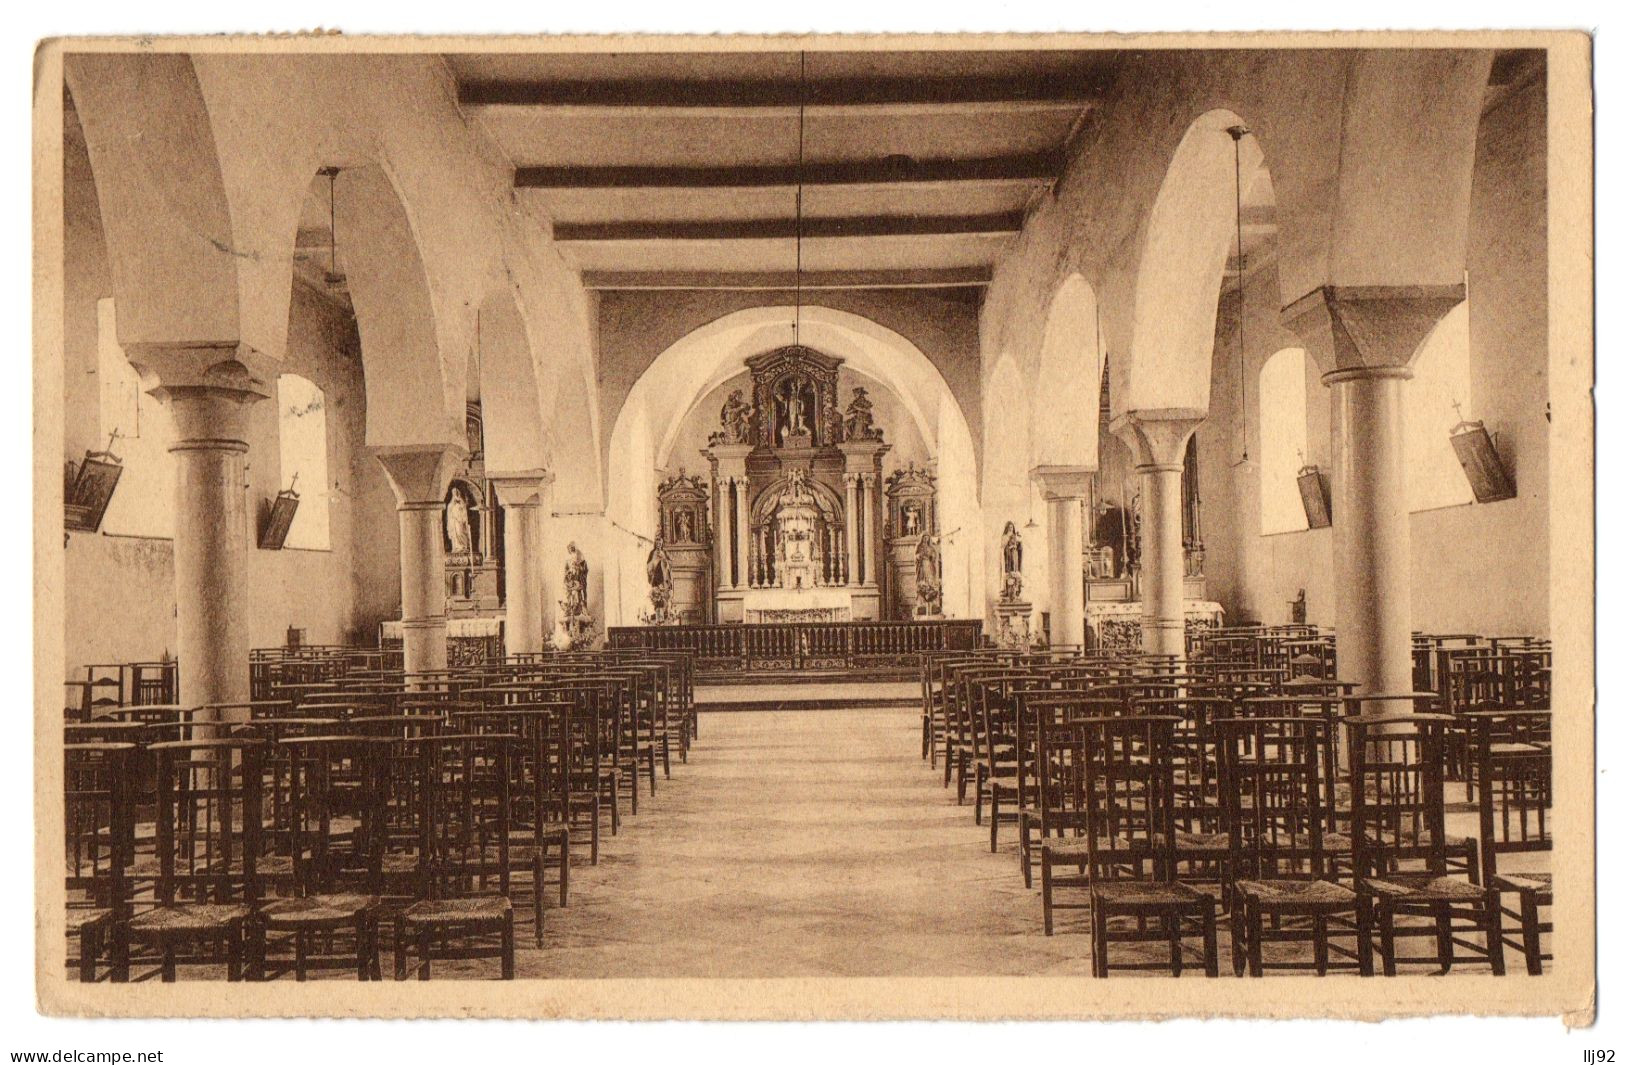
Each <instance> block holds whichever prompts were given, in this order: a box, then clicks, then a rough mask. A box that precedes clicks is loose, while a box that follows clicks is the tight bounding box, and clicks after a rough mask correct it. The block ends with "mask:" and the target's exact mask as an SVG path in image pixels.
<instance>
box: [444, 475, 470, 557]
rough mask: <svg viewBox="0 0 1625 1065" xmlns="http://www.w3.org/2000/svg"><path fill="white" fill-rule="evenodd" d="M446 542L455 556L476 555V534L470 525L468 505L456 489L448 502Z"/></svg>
mask: <svg viewBox="0 0 1625 1065" xmlns="http://www.w3.org/2000/svg"><path fill="white" fill-rule="evenodd" d="M446 542H447V543H448V544H449V545H450V548H451V553H452V554H453V555H465V556H466V555H472V554H473V553H474V533H473V530H472V529H471V528H470V526H469V523H468V503H467V502H465V501H464V499H463V493H462V492H460V491H458V490H457V489H456V488H453V489H452V490H451V498H450V499H448V500H446Z"/></svg>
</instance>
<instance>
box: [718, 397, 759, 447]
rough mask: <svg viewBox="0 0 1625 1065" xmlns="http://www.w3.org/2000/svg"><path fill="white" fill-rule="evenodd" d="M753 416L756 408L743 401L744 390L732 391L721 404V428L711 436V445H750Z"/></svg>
mask: <svg viewBox="0 0 1625 1065" xmlns="http://www.w3.org/2000/svg"><path fill="white" fill-rule="evenodd" d="M755 414H756V408H755V407H753V406H751V405H750V404H749V403H747V402H746V401H745V392H744V390H743V389H739V388H736V389H734V390H733V391H732V392H730V393H729V394H728V398H727V400H726V401H725V402H724V403H723V404H722V428H721V429H720V430H718V431H717V432H715V433H712V434H711V443H713V444H748V443H750V422H751V418H752V417H753V416H754V415H755Z"/></svg>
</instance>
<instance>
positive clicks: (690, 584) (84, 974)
mask: <svg viewBox="0 0 1625 1065" xmlns="http://www.w3.org/2000/svg"><path fill="white" fill-rule="evenodd" d="M646 43H647V42H646ZM656 45H659V46H656ZM62 72H63V80H64V82H65V84H64V87H63V91H62V93H61V101H60V116H59V117H60V129H61V138H60V152H61V155H60V160H59V163H57V162H53V163H52V165H59V166H60V172H61V174H62V203H61V213H60V225H61V228H60V232H59V234H58V238H59V240H60V247H61V254H62V258H61V263H62V277H61V297H62V298H61V323H62V330H61V349H60V352H59V354H58V355H57V356H55V357H53V358H51V359H48V360H46V363H48V364H49V365H48V366H46V367H45V368H44V369H43V370H42V372H44V373H46V374H48V377H47V379H46V382H45V385H44V387H47V388H53V389H56V390H58V392H59V394H60V396H61V397H62V410H61V417H60V422H59V425H57V426H56V428H48V430H47V431H51V432H54V431H56V429H59V430H60V434H61V439H60V454H59V455H58V454H57V453H56V449H57V445H56V444H55V443H54V442H53V443H51V444H50V445H49V447H50V448H51V451H52V463H53V464H55V463H60V464H61V468H62V470H63V473H64V478H63V480H62V482H61V485H62V493H63V513H64V516H65V517H64V536H63V541H62V543H63V546H62V550H61V552H60V553H59V554H58V555H56V556H54V557H53V558H50V559H48V560H46V561H45V562H43V563H42V565H43V566H45V567H46V569H44V570H42V571H41V573H42V575H41V580H42V582H45V583H46V584H49V585H50V586H51V587H53V588H56V589H59V590H60V595H61V597H62V604H63V636H62V641H61V647H60V654H61V663H62V673H63V676H64V678H65V682H66V697H65V699H64V702H63V704H62V705H63V707H64V711H63V718H64V719H63V724H62V727H63V729H64V737H65V739H64V747H63V752H62V753H63V757H64V763H63V765H64V774H65V803H66V814H67V816H66V819H65V824H66V837H65V839H64V840H63V844H64V853H66V854H67V855H68V863H67V880H66V886H67V897H68V906H67V912H66V918H65V925H64V924H61V923H58V924H55V925H52V926H51V927H50V930H49V934H45V935H43V937H42V940H41V942H42V944H43V946H42V950H48V951H50V952H54V953H51V954H49V955H48V956H50V957H52V958H53V959H54V960H55V964H54V966H52V967H50V968H52V969H54V971H56V972H58V973H61V974H62V975H63V978H64V979H65V980H74V981H78V980H84V981H90V982H96V983H106V984H109V985H111V984H119V983H124V982H127V981H128V982H136V981H142V980H148V979H153V980H158V981H160V982H168V981H175V980H182V981H186V980H213V981H227V980H231V981H235V980H251V981H258V980H277V979H285V980H289V981H302V980H306V979H326V980H356V979H360V980H380V979H389V980H394V979H419V980H421V979H472V980H482V979H492V978H507V979H547V978H564V977H579V978H593V977H606V976H614V977H644V976H650V977H663V976H690V977H693V976H700V977H704V976H742V977H775V976H779V977H783V976H873V975H899V974H922V973H923V974H927V975H944V976H957V975H1010V976H1077V977H1090V976H1092V977H1094V978H1096V979H1098V978H1103V977H1106V976H1107V975H1108V973H1110V974H1112V975H1127V974H1129V973H1133V974H1136V975H1139V974H1140V973H1142V972H1145V973H1153V974H1161V975H1175V976H1177V975H1180V974H1181V973H1182V972H1183V973H1184V974H1185V975H1187V976H1204V975H1205V976H1207V977H1218V976H1222V977H1223V978H1225V979H1230V980H1233V979H1236V978H1238V977H1249V976H1257V975H1262V974H1263V973H1265V972H1266V971H1268V972H1269V973H1271V974H1279V973H1286V974H1291V975H1296V976H1300V977H1317V976H1329V977H1332V978H1336V977H1338V976H1381V975H1384V974H1386V975H1394V974H1395V973H1400V974H1415V973H1424V972H1446V973H1452V974H1454V973H1473V972H1493V973H1495V974H1497V975H1507V976H1508V979H1509V980H1522V979H1530V978H1534V977H1538V976H1541V975H1542V974H1543V973H1549V972H1551V971H1553V969H1554V968H1559V969H1560V968H1561V967H1562V965H1563V964H1564V956H1563V952H1562V950H1561V949H1554V942H1555V941H1556V935H1557V934H1559V933H1554V922H1553V912H1552V911H1553V905H1554V893H1553V884H1552V871H1553V865H1554V861H1553V846H1554V843H1553V835H1552V833H1551V831H1550V828H1549V815H1550V811H1551V807H1552V769H1551V767H1552V738H1551V737H1552V722H1551V718H1552V709H1553V706H1552V699H1553V688H1552V681H1551V678H1552V656H1553V653H1554V646H1553V642H1552V634H1553V629H1552V612H1553V609H1554V608H1553V605H1552V604H1553V602H1554V599H1553V596H1552V594H1551V587H1552V584H1551V573H1552V568H1553V565H1554V558H1553V553H1554V552H1553V546H1552V538H1551V534H1550V528H1551V517H1552V513H1553V507H1554V506H1555V504H1554V493H1553V491H1552V489H1551V487H1550V482H1551V478H1552V476H1553V474H1552V470H1553V467H1554V462H1553V455H1552V452H1551V448H1552V446H1553V445H1552V439H1553V431H1554V425H1553V420H1552V419H1553V414H1552V404H1551V396H1550V394H1549V390H1548V377H1549V373H1548V362H1549V357H1550V352H1549V345H1548V298H1549V289H1548V267H1549V263H1548V213H1547V202H1548V156H1547V146H1548V128H1547V127H1548V113H1547V57H1546V53H1545V52H1544V51H1542V50H1539V49H1516V50H1492V49H1476V48H1439V49H1415V50H1412V49H1400V48H1354V47H1326V48H1304V49H1262V48H1261V49H1206V50H1202V49H1174V48H1169V49H1146V50H1123V49H1121V48H1118V47H1116V46H1114V45H1111V43H1110V42H1105V46H1098V44H1097V45H1094V46H1088V47H1085V46H1082V45H1079V46H1077V47H1054V48H1031V47H1012V46H1010V45H1009V44H1007V43H1006V44H1001V43H1000V42H999V41H998V40H997V39H990V40H982V41H980V42H973V43H971V44H968V45H967V44H965V43H964V42H961V44H960V45H959V46H956V47H953V48H941V49H930V48H924V47H921V48H917V49H911V48H909V47H908V46H906V45H904V44H895V45H892V46H888V47H886V48H880V49H875V50H864V49H859V48H857V47H855V46H853V45H852V44H851V43H850V42H847V43H845V44H843V43H842V42H841V41H839V40H837V39H825V40H815V41H814V42H813V45H812V46H809V47H808V48H807V50H805V51H795V50H789V49H787V48H783V47H779V48H775V47H772V46H770V45H768V44H758V45H757V46H753V47H744V48H738V49H734V48H727V47H721V46H718V45H716V44H715V43H714V42H712V43H707V42H706V41H705V40H703V39H700V38H695V39H692V40H687V41H676V40H668V41H666V42H665V43H664V44H659V42H658V41H656V42H652V43H647V47H644V48H641V49H638V50H623V51H609V50H603V49H599V50H594V49H592V48H590V47H589V48H588V49H586V50H579V49H578V50H566V49H562V48H560V49H555V50H550V48H549V44H548V42H547V41H546V40H545V39H542V40H536V41H532V42H527V43H525V44H524V45H523V46H522V47H513V48H497V47H495V46H493V48H492V50H489V51H481V50H470V51H465V52H453V53H439V54H431V53H427V52H417V53H414V52H410V51H408V52H402V53H394V52H386V53H379V54H368V53H365V52H339V51H331V52H329V51H324V50H322V49H321V48H314V49H313V50H312V51H310V52H309V53H297V54H292V53H279V54H256V53H253V52H246V51H245V52H233V51H230V50H218V51H198V52H195V53H184V52H164V51H161V50H158V51H154V50H145V51H139V52H137V51H122V50H120V49H118V48H110V49H85V50H79V51H69V52H68V53H67V54H66V55H65V56H64V57H63V61H62ZM52 439H53V440H54V438H52ZM53 468H54V466H53ZM53 476H54V474H53ZM51 487H53V488H54V486H51ZM46 491H47V488H46V487H45V486H42V487H41V488H40V489H39V492H40V498H41V500H44V499H45V498H46ZM40 505H41V506H43V505H44V503H43V502H42V503H40ZM53 520H54V519H53ZM1555 650H1556V652H1557V653H1558V654H1561V653H1562V648H1561V647H1558V648H1555ZM53 653H55V652H54V651H53ZM53 683H54V682H53ZM52 712H53V713H54V708H53V709H52ZM42 823H43V822H42ZM62 824H63V822H62V820H60V819H59V821H58V822H57V827H58V828H60V827H62ZM61 918H62V914H60V913H58V914H54V915H53V920H60V919H61ZM1558 927H1559V929H1560V926H1558ZM1243 986H1250V985H1245V984H1244V985H1243Z"/></svg>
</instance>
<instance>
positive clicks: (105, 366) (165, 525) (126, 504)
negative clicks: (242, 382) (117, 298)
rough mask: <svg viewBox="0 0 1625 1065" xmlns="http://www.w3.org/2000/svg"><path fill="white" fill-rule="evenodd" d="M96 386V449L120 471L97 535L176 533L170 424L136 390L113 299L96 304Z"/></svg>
mask: <svg viewBox="0 0 1625 1065" xmlns="http://www.w3.org/2000/svg"><path fill="white" fill-rule="evenodd" d="M96 382H97V391H98V393H99V395H98V408H99V412H100V421H101V439H100V440H99V441H97V444H96V446H97V447H98V448H105V447H108V441H109V440H112V439H113V436H114V433H115V432H116V433H117V434H118V436H117V439H116V440H113V443H112V446H111V449H110V450H111V451H112V452H113V454H115V455H117V456H118V457H119V460H120V462H121V463H122V464H123V466H124V472H123V473H122V474H120V475H119V483H118V487H117V489H115V490H114V492H113V498H112V500H111V501H110V502H109V503H108V505H107V513H106V514H104V515H103V516H102V531H103V532H105V533H109V534H111V535H114V536H152V537H159V538H164V539H168V538H170V537H173V536H174V535H175V457H174V456H173V455H171V454H170V453H169V445H170V444H171V443H173V442H174V439H175V425H174V421H173V420H172V419H171V418H170V415H169V408H167V407H165V406H164V405H163V404H162V403H160V402H158V400H156V399H154V398H153V397H152V396H149V395H147V393H146V392H145V391H144V390H143V389H142V387H141V375H140V374H138V373H136V371H135V367H134V366H131V365H130V360H129V359H127V358H126V357H125V355H124V349H123V348H122V347H120V346H119V342H118V315H117V311H116V310H115V308H114V306H113V301H112V299H110V298H109V299H101V300H97V301H96Z"/></svg>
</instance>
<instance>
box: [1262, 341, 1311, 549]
mask: <svg viewBox="0 0 1625 1065" xmlns="http://www.w3.org/2000/svg"><path fill="white" fill-rule="evenodd" d="M1304 358H1305V356H1304V351H1303V349H1302V348H1282V349H1281V350H1280V351H1277V352H1276V353H1275V354H1274V355H1271V356H1270V357H1269V361H1268V362H1266V363H1264V369H1263V371H1262V372H1260V373H1259V375H1258V437H1259V442H1258V458H1259V474H1260V476H1259V504H1260V507H1259V509H1260V515H1259V517H1260V522H1261V524H1260V528H1261V529H1262V531H1263V532H1265V533H1280V532H1297V531H1298V530H1300V529H1307V528H1308V527H1309V519H1308V518H1307V517H1306V516H1305V515H1304V512H1303V497H1302V496H1300V495H1299V494H1298V470H1299V469H1300V468H1301V467H1302V466H1303V463H1304V456H1305V455H1307V454H1308V451H1309V412H1308V406H1307V404H1308V400H1307V398H1306V392H1305V380H1304Z"/></svg>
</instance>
